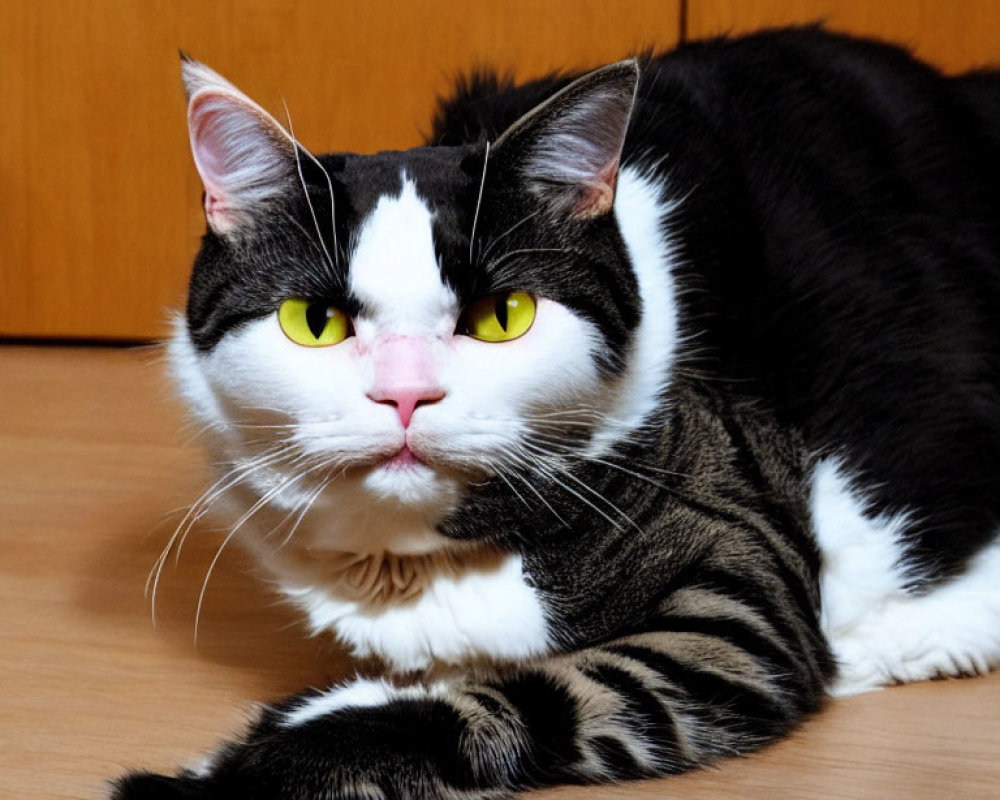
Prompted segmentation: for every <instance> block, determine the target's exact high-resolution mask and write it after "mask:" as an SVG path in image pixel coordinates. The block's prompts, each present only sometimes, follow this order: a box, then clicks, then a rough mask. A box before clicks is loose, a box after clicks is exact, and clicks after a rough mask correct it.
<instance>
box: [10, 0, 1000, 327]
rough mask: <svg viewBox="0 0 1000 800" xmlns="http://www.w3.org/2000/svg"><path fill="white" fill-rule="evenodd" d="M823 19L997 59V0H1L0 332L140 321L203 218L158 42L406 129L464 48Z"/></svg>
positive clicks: (170, 299) (336, 109) (660, 35)
mask: <svg viewBox="0 0 1000 800" xmlns="http://www.w3.org/2000/svg"><path fill="white" fill-rule="evenodd" d="M820 18H824V19H826V21H827V23H828V25H829V26H830V27H831V28H835V29H838V30H846V31H854V32H860V33H865V34H870V35H877V36H881V37H884V38H888V39H892V40H895V41H898V42H901V43H904V44H908V45H910V46H912V47H914V48H915V50H916V52H917V53H918V54H919V55H921V56H923V57H925V58H927V59H929V60H931V61H934V62H935V63H937V64H939V65H941V66H942V67H944V68H945V69H947V70H951V71H957V70H961V69H965V68H968V67H971V66H976V65H983V64H987V63H990V62H994V63H996V62H1000V1H998V0H962V1H961V2H955V0H881V1H880V2H868V0H493V1H492V2H487V0H297V2H288V0H3V4H2V8H0V98H2V102H3V112H2V114H0V337H21V338H25V337H26V338H83V339H112V340H114V339H148V338H157V337H160V336H162V335H163V334H164V333H165V331H166V320H167V314H168V309H170V308H177V307H180V305H181V304H182V303H183V298H184V286H185V281H186V277H187V272H188V269H189V266H190V261H191V258H192V256H193V254H194V252H195V251H196V249H197V244H198V239H199V237H200V235H201V232H202V230H203V224H204V223H203V220H202V217H201V210H200V184H199V182H198V178H197V175H196V173H195V172H194V169H193V167H192V166H191V163H190V159H189V157H188V153H187V133H186V130H185V123H184V98H183V94H182V92H181V89H180V83H179V78H178V62H177V49H178V48H183V49H184V50H186V51H187V52H189V53H190V54H192V55H193V56H195V57H197V58H199V59H201V60H203V61H205V62H206V63H208V64H210V65H211V66H212V67H214V68H215V69H217V70H218V71H220V72H221V73H222V74H224V75H226V76H227V77H229V78H231V79H232V80H233V81H234V82H235V83H236V84H237V85H239V86H240V87H241V88H242V89H243V90H244V91H245V92H247V93H248V94H250V95H251V96H253V97H254V98H255V99H257V100H258V101H259V102H261V103H262V104H264V105H265V106H267V107H268V108H270V109H272V110H273V111H280V110H281V100H282V98H284V99H285V101H287V103H288V106H289V108H290V109H291V114H292V119H293V122H294V124H295V129H296V133H297V135H298V136H299V138H300V139H301V140H302V141H303V142H304V143H305V144H306V145H307V146H309V147H310V148H312V149H314V150H316V151H320V152H322V151H325V150H355V151H360V152H373V151H376V150H381V149H388V148H403V147H409V146H412V145H414V144H417V143H418V142H419V141H420V133H421V131H422V130H426V126H427V123H428V121H429V119H430V114H431V111H432V108H433V103H434V96H435V94H436V93H441V92H445V91H447V88H448V86H449V85H450V81H451V79H452V78H453V77H454V76H455V75H456V74H458V73H460V72H462V71H464V70H467V69H468V68H469V67H470V66H472V65H474V64H475V63H477V61H478V62H484V63H491V64H494V65H497V66H501V67H509V68H511V69H513V71H514V72H515V73H516V75H517V76H518V77H521V78H528V77H531V76H534V75H537V74H540V73H543V72H546V71H548V70H551V69H559V68H568V67H587V66H596V65H598V64H601V63H606V62H609V61H614V60H617V59H618V58H620V57H622V56H623V55H625V54H628V53H629V52H631V51H633V50H635V49H637V48H644V47H649V46H652V47H655V48H659V49H666V48H669V47H671V46H673V45H675V44H676V43H677V42H678V41H680V40H682V39H695V38H700V37H703V36H709V35H715V34H718V33H726V32H741V31H747V30H753V29H756V28H759V27H764V26H770V25H778V24H784V23H789V22H809V21H813V20H817V19H820Z"/></svg>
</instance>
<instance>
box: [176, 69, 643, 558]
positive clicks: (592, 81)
mask: <svg viewBox="0 0 1000 800" xmlns="http://www.w3.org/2000/svg"><path fill="white" fill-rule="evenodd" d="M185 80H186V86H187V89H188V93H189V97H190V110H189V121H190V129H191V140H192V148H193V152H194V156H195V161H196V163H197V165H198V168H199V172H200V173H201V176H202V179H203V182H204V185H205V209H206V216H207V219H208V225H209V231H208V233H207V235H206V238H205V241H204V243H203V247H202V250H201V252H200V254H199V256H198V259H197V261H196V264H195V271H194V275H193V278H192V283H191V295H190V300H189V305H188V318H187V325H186V327H185V328H184V329H183V330H179V332H178V335H177V337H176V339H175V341H174V344H173V356H174V364H175V372H176V373H177V375H178V376H179V378H180V380H181V383H182V386H183V387H184V391H185V393H186V395H187V396H188V398H189V399H190V400H191V401H192V402H193V405H194V407H195V409H196V411H197V413H198V414H199V416H200V417H201V418H202V419H203V420H204V421H205V422H207V423H209V424H210V425H211V427H212V429H213V431H214V432H215V433H216V434H217V435H216V437H215V438H216V442H217V446H218V449H219V450H220V453H219V456H220V458H222V459H223V460H224V461H225V462H226V463H227V465H229V466H231V467H233V468H234V469H235V470H236V472H235V473H233V474H234V476H235V479H236V481H237V483H239V484H240V486H243V487H250V490H251V492H252V493H253V494H254V495H256V496H260V497H266V498H267V499H266V501H264V502H265V503H266V504H267V505H269V506H271V507H272V508H277V509H280V510H282V511H287V515H288V516H289V517H292V518H294V517H295V516H296V515H301V514H303V513H305V510H306V509H310V512H309V513H310V514H314V513H319V514H322V513H324V509H325V510H326V512H327V513H328V514H330V515H331V516H335V517H337V518H338V519H339V520H341V521H344V520H346V519H348V518H350V519H354V520H355V521H358V520H361V519H370V518H371V517H372V515H373V514H374V515H375V516H376V517H379V518H380V519H381V520H382V521H383V522H384V521H385V520H386V519H389V518H395V517H398V518H399V519H404V520H405V519H411V518H417V519H420V520H422V521H423V522H424V523H425V524H426V525H428V526H431V527H433V525H434V524H435V523H436V522H437V521H438V520H440V519H441V518H442V517H443V516H444V515H446V514H447V513H448V512H449V511H450V510H452V509H453V508H454V507H455V506H456V505H457V504H458V503H460V502H461V498H462V496H463V493H464V492H465V491H466V489H467V488H468V487H469V486H470V485H471V484H476V483H482V482H485V481H491V480H493V481H496V480H499V481H503V482H505V483H507V484H508V485H509V486H510V488H511V490H512V492H513V494H514V495H517V494H518V493H527V494H530V492H531V486H530V485H528V482H527V481H526V479H525V477H524V476H525V475H526V474H528V473H529V469H528V466H529V465H534V466H536V467H537V465H538V464H539V463H544V460H545V458H558V457H561V456H563V455H567V454H570V453H573V452H577V451H580V450H582V449H585V448H586V447H587V446H588V443H589V442H590V441H591V439H592V438H593V437H594V436H595V435H600V434H601V432H602V430H603V429H604V428H607V427H608V426H609V425H614V423H615V417H616V415H618V414H620V412H621V411H622V409H621V408H619V407H618V405H620V403H621V402H622V391H623V387H622V382H623V381H626V380H627V379H628V378H629V376H627V375H626V374H625V373H626V372H627V369H628V366H629V363H630V359H631V358H632V356H633V355H634V354H633V349H634V348H633V334H634V331H635V329H636V326H637V325H638V324H639V321H640V302H639V292H638V288H637V283H636V277H635V275H634V273H633V269H632V266H631V264H630V260H629V255H628V253H627V251H626V246H625V243H624V242H623V239H622V237H621V234H620V232H619V229H618V225H617V223H616V220H615V215H614V214H613V213H612V211H613V200H614V194H615V189H616V183H617V181H618V170H619V158H620V153H621V147H622V141H623V138H624V134H625V129H626V126H627V122H628V115H629V109H630V106H631V100H632V92H633V91H634V86H635V68H634V65H628V64H626V65H617V66H615V67H611V68H606V69H605V70H603V71H599V72H598V73H592V74H591V75H590V76H587V77H585V78H584V79H582V80H581V81H580V82H578V83H577V84H574V85H573V86H571V87H570V88H569V89H567V90H565V91H564V92H563V93H561V94H560V95H558V96H557V97H556V98H555V99H554V100H553V101H550V102H549V103H547V104H546V105H544V106H542V107H541V108H539V109H536V111H534V112H532V114H530V115H528V116H527V117H525V118H524V119H523V120H522V121H520V122H519V123H517V124H515V125H514V126H513V127H512V128H511V129H510V130H508V131H507V132H506V133H505V134H504V135H503V136H502V137H501V138H500V139H499V140H498V141H497V142H495V143H491V144H490V145H487V144H485V143H483V144H480V145H474V146H468V147H457V148H422V149H418V150H413V151H409V152H403V153H383V154H378V155H374V156H353V155H346V156H327V157H323V158H321V159H314V158H313V157H312V156H311V155H309V154H308V153H307V152H306V151H304V150H303V149H301V148H300V147H297V146H296V145H295V143H294V142H293V140H292V139H291V137H290V136H289V135H288V134H287V133H285V132H284V130H283V129H282V128H281V126H280V125H278V123H277V122H275V121H274V120H273V119H272V118H271V117H270V116H269V115H268V114H267V113H266V112H264V111H263V110H262V109H260V108H259V107H258V106H256V105H255V104H254V103H253V102H252V101H250V100H249V99H248V98H246V97H245V96H244V95H242V94H240V93H239V92H238V90H236V89H235V88H233V87H232V86H231V85H230V84H228V83H226V82H225V81H224V80H223V79H221V78H220V77H219V76H217V75H215V74H214V73H212V72H211V71H209V70H207V69H206V68H204V67H203V66H201V65H199V64H196V63H194V62H188V63H186V64H185ZM310 506H311V508H310ZM401 525H402V528H407V526H410V527H411V528H413V527H414V526H413V523H412V519H411V522H403V523H401ZM357 526H360V527H361V528H369V527H371V526H370V525H365V524H362V523H361V522H357ZM357 526H355V527H357ZM332 527H333V528H334V529H339V528H341V527H345V528H346V527H351V523H345V525H343V526H341V525H334V526H332ZM416 527H421V526H420V525H417V526H416ZM414 530H415V528H414ZM411 534H412V535H410V534H404V535H403V539H406V538H407V536H408V535H409V540H408V541H393V542H389V543H386V542H382V543H380V544H379V545H378V546H380V547H382V546H385V545H386V544H389V545H390V546H391V547H392V548H394V549H396V550H406V549H410V550H419V549H422V548H424V547H430V546H432V545H431V544H430V543H429V542H427V541H423V540H422V539H421V535H419V534H417V533H414V532H413V531H411ZM331 535H332V536H334V537H336V536H341V537H342V539H343V541H341V542H340V543H339V544H338V542H335V541H328V542H323V544H324V545H325V546H331V547H334V546H339V545H340V544H342V545H344V549H352V548H354V549H357V548H361V547H364V546H365V545H364V543H363V542H358V541H354V540H351V536H352V535H351V534H349V533H345V532H344V531H341V532H340V533H337V534H331ZM368 536H370V533H366V534H364V535H363V537H362V538H364V537H368ZM424 538H426V537H424Z"/></svg>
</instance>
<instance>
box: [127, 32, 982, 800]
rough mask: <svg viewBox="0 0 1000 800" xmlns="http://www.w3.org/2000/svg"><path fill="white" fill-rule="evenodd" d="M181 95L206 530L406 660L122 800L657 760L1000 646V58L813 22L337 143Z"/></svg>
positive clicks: (196, 91)
mask: <svg viewBox="0 0 1000 800" xmlns="http://www.w3.org/2000/svg"><path fill="white" fill-rule="evenodd" d="M183 76H184V83H185V86H186V90H187V95H188V98H189V124H190V136H191V146H192V151H193V155H194V160H195V163H196V165H197V167H198V171H199V173H200V175H201V178H202V181H203V183H204V189H205V193H204V206H205V215H206V219H207V231H206V234H205V237H204V239H203V242H202V245H201V249H200V252H199V253H198V255H197V259H196V261H195V264H194V270H193V275H192V278H191V284H190V294H189V301H188V306H187V315H186V319H185V320H184V321H183V322H182V323H180V324H179V325H178V327H177V329H176V332H175V335H174V338H173V340H172V342H171V344H170V354H171V363H172V368H173V371H174V374H175V376H176V378H177V381H178V383H179V386H180V388H181V391H182V394H183V395H184V397H185V398H186V399H187V401H188V402H189V404H190V406H191V408H192V410H193V413H194V415H195V417H196V418H197V419H198V420H200V421H201V422H202V423H204V424H205V425H206V427H207V428H208V430H209V436H210V439H211V447H212V450H213V455H214V457H215V458H216V460H218V461H219V463H221V464H223V465H225V470H224V472H223V474H222V477H221V478H220V481H219V483H218V484H216V486H215V487H213V489H212V490H211V491H210V492H209V493H207V494H206V497H205V500H204V501H203V502H202V503H200V504H198V505H196V506H195V508H194V509H193V511H192V515H191V516H192V517H196V516H198V515H200V514H201V513H203V512H204V510H205V508H206V507H207V506H209V505H214V506H216V507H220V506H222V507H225V509H226V511H225V513H229V514H231V515H232V522H231V530H232V533H231V534H230V537H231V538H233V539H234V540H235V541H239V542H241V543H242V544H243V545H244V546H245V547H247V548H248V549H249V550H250V551H251V552H252V553H253V554H254V555H255V556H256V558H257V560H258V561H259V564H260V568H261V569H262V571H263V573H264V574H265V575H266V576H267V577H268V578H269V579H271V580H272V581H273V582H274V583H275V584H276V585H277V586H278V587H279V588H280V591H281V592H282V593H283V594H284V596H285V597H286V598H287V599H288V600H289V601H290V602H291V603H293V604H294V605H296V606H297V607H299V608H300V609H301V610H302V612H303V614H304V615H305V618H306V619H307V620H308V623H309V625H310V627H311V629H312V630H313V631H314V632H316V633H320V632H332V633H334V634H336V636H337V637H339V639H340V640H341V641H342V642H343V643H344V644H345V645H346V646H347V647H348V648H349V649H350V650H351V652H352V653H353V654H354V655H356V656H358V657H359V658H361V659H369V658H370V659H374V660H376V661H377V662H378V663H379V664H381V665H383V667H384V669H383V671H382V672H381V673H376V672H363V671H362V672H359V674H358V677H357V678H356V679H355V680H353V681H351V682H349V683H347V684H345V685H340V686H333V687H330V688H328V689H325V690H322V691H310V692H305V693H303V694H301V695H298V696H295V697H291V698H289V699H287V700H284V701H282V702H279V703H276V704H274V705H271V706H269V707H267V708H265V709H264V710H263V711H262V712H261V713H260V715H259V718H258V719H257V720H256V722H255V723H254V724H253V725H252V726H251V727H250V729H249V730H248V731H247V732H246V734H245V735H244V736H243V737H242V738H241V739H240V740H238V741H234V742H230V743H228V744H226V745H224V746H222V747H221V748H220V749H219V751H218V752H217V753H215V754H214V755H213V756H211V757H210V758H209V759H207V760H206V761H205V763H204V764H202V765H201V766H199V767H197V768H194V769H188V770H181V771H180V772H179V773H178V774H177V775H175V776H163V775H154V774H151V773H147V772H134V773H131V774H129V775H127V776H126V777H124V778H121V779H119V780H118V781H117V783H116V784H115V788H114V789H113V796H114V797H115V798H118V799H119V800H126V799H127V800H132V799H133V798H236V797H239V798H245V799H247V800H251V799H255V798H304V799H306V800H309V799H311V798H316V800H319V798H458V797H462V798H497V797H508V796H511V795H513V794H516V793H518V792H520V791H523V790H527V789H530V788H532V787H539V786H545V785H551V784H558V783H578V784H579V783H597V782H606V781H615V780H627V779H635V778H644V777H652V776H660V775H665V774H668V773H673V772H678V771H681V770H686V769H689V768H693V767H697V766H700V765H705V764H708V763H711V762H713V761H714V760H716V759H717V758H719V757H721V756H725V755H731V754H736V753H743V752H747V751H750V750H753V749H755V748H758V747H760V746H762V745H763V744H765V743H767V742H769V741H772V740H774V739H775V738H776V737H780V736H782V735H783V734H785V733H787V732H788V731H789V730H791V729H792V728H793V727H794V726H795V725H796V724H797V723H798V722H799V721H800V720H802V719H803V717H805V716H806V715H808V714H809V713H810V712H812V711H814V710H816V709H818V708H819V707H820V706H821V705H822V703H823V701H824V698H825V697H826V696H827V695H828V694H830V693H833V694H849V693H854V692H861V691H867V690H869V689H873V688H876V687H879V686H883V685H887V684H892V683H897V682H902V681H913V680H921V679H926V678H933V677H938V676H958V675H971V674H977V673H984V672H986V671H988V670H989V669H990V668H992V667H993V666H995V665H996V664H997V663H998V662H1000V541H998V531H1000V73H996V72H989V71H980V72H977V73H970V74H967V75H964V76H958V77H943V76H942V75H940V74H939V73H937V72H936V71H934V70H933V69H932V68H930V67H928V66H926V65H924V64H922V63H919V62H917V61H916V60H914V59H912V58H911V57H910V56H909V55H908V54H907V53H905V52H904V51H903V50H901V49H898V48H896V47H894V46H891V45H885V44H880V43H876V42H872V41H867V40H860V39H853V38H849V37H846V36H842V35H836V34H831V33H827V32H825V31H823V30H821V29H819V28H815V27H807V28H799V29H787V30H777V31H769V32H763V33H759V34H755V35H751V36H748V37H745V38H737V39H719V40H712V41H705V42H700V43H693V44H689V45H684V46H682V47H680V48H679V49H677V50H675V51H673V52H671V53H667V54H664V55H660V56H656V57H652V56H645V57H642V58H640V59H638V60H636V59H633V60H626V61H623V62H620V63H617V64H612V65H610V66H607V67H603V68H600V69H597V70H595V71H592V72H587V73H584V74H581V75H569V74H567V75H554V76H551V77H548V78H543V79H540V80H537V81H534V82H531V83H527V84H524V85H515V84H514V83H513V82H512V81H511V80H510V79H507V78H504V77H500V76H497V75H495V74H492V73H488V72H483V73H481V74H477V75H474V76H473V77H471V78H469V79H467V80H464V81H462V82H461V83H460V84H459V85H458V87H457V89H456V90H455V94H454V97H452V98H451V99H450V100H447V101H444V102H443V104H442V106H441V108H440V110H439V112H438V114H437V116H436V119H435V122H434V127H433V133H432V135H431V137H430V142H431V144H429V145H428V146H426V147H420V148H417V149H414V150H410V151H406V152H389V153H379V154H376V155H367V156H361V155H350V154H332V155H325V156H319V157H317V156H313V155H312V154H310V153H309V152H308V151H307V150H306V149H305V148H303V147H302V146H301V145H299V144H298V142H297V141H296V140H295V138H294V135H293V134H292V132H291V131H290V130H288V129H286V128H285V127H284V126H282V125H281V124H280V123H279V122H278V121H276V120H275V119H274V118H273V117H272V116H271V115H270V114H269V113H268V112H267V111H265V110H264V109H262V108H261V107H260V106H258V105H257V104H256V103H254V102H253V101H252V100H251V99H249V98H248V97H246V96H245V95H243V94H242V93H241V92H240V91H239V90H238V89H236V88H235V87H234V86H233V85H232V84H230V83H228V82H227V81H226V80H225V79H223V78H222V77H220V76H219V75H217V74H216V73H214V72H212V71H211V70H210V69H209V68H207V67H205V66H204V65H202V64H200V63H197V62H195V61H193V60H189V59H186V60H185V61H184V63H183ZM182 527H183V526H182ZM178 535H180V534H178ZM168 547H169V546H168Z"/></svg>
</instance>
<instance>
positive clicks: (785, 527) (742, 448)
mask: <svg viewBox="0 0 1000 800" xmlns="http://www.w3.org/2000/svg"><path fill="white" fill-rule="evenodd" d="M719 418H720V419H721V420H722V424H723V426H724V427H725V429H726V433H728V434H729V438H730V439H731V440H732V442H733V445H734V447H735V448H736V451H737V453H739V454H741V455H742V457H741V458H740V459H739V462H740V464H739V469H740V474H741V475H743V476H745V477H746V478H747V479H748V480H749V481H750V483H751V484H752V486H753V489H754V490H755V492H756V494H757V497H758V499H759V500H760V502H761V504H762V507H763V512H764V514H765V516H766V517H767V518H768V519H772V520H777V527H778V529H779V530H781V532H782V534H783V535H784V536H783V541H785V542H787V543H788V544H790V545H791V546H792V547H794V548H795V550H796V552H798V553H799V555H800V556H801V557H802V559H803V560H804V561H805V562H806V564H807V565H808V566H809V571H810V572H811V573H812V574H817V573H818V572H819V567H820V555H819V549H818V548H817V547H816V543H815V541H814V540H813V539H812V537H811V536H810V535H809V532H808V528H806V527H804V526H803V523H802V522H801V521H800V520H797V519H796V518H795V517H794V516H793V515H792V513H791V512H790V511H789V510H788V508H787V507H786V506H785V505H784V504H783V503H780V502H775V500H774V499H773V498H774V497H775V495H776V494H780V493H779V492H776V490H775V487H774V484H773V482H772V481H771V480H770V479H769V478H768V477H767V476H766V475H765V474H764V472H763V470H762V469H761V466H760V461H759V459H758V458H757V457H756V455H757V454H756V452H755V451H754V449H753V447H752V446H751V444H750V441H749V440H748V439H747V437H746V434H745V433H744V431H743V428H742V427H740V426H739V425H738V424H736V422H735V421H734V420H732V419H730V418H729V417H728V416H727V415H726V414H725V413H722V414H720V415H719Z"/></svg>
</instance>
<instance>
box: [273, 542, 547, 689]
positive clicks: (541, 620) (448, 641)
mask: <svg viewBox="0 0 1000 800" xmlns="http://www.w3.org/2000/svg"><path fill="white" fill-rule="evenodd" d="M284 591H285V594H286V595H287V596H288V597H289V598H290V599H291V600H292V601H293V602H294V603H295V604H297V605H298V606H300V607H301V608H302V609H303V610H304V611H305V613H306V615H307V616H308V619H309V623H310V625H311V627H312V629H313V630H314V631H315V632H321V631H332V632H334V633H336V634H337V636H338V637H339V638H340V639H341V640H342V641H343V642H345V643H346V644H347V645H349V646H350V647H351V649H352V652H353V654H354V655H356V656H359V657H365V656H372V655H375V656H380V657H382V658H383V659H385V661H386V662H387V663H388V664H389V666H390V667H391V668H392V669H395V670H400V671H410V670H420V669H424V668H426V667H428V666H430V665H431V664H432V663H433V662H435V661H437V662H445V663H451V664H455V663H461V662H463V661H467V660H469V659H473V658H483V657H486V658H492V659H497V660H509V659H521V658H527V657H530V656H534V655H539V654H541V653H544V652H546V650H547V649H548V646H549V634H548V627H547V625H546V620H545V610H544V607H543V605H542V603H541V600H540V598H539V597H538V594H537V592H536V591H535V590H534V589H533V588H532V587H531V586H529V585H528V583H527V582H526V580H525V578H524V574H523V570H522V562H521V557H520V556H518V555H507V556H504V557H503V558H502V559H500V560H499V562H498V563H497V564H495V565H493V566H492V567H491V568H489V569H471V570H467V571H465V572H462V573H460V574H457V575H456V574H440V575H437V576H435V577H433V578H431V579H430V580H429V581H428V582H427V584H426V586H425V588H424V589H423V591H422V592H421V593H420V595H419V596H418V597H416V598H414V599H411V600H408V601H405V602H398V603H393V604H389V605H385V606H381V607H379V608H378V609H372V608H371V607H370V606H367V605H365V604H363V603H359V602H357V601H353V600H347V599H341V598H339V597H337V596H336V595H335V594H333V592H332V591H331V590H329V589H325V588H322V587H318V586H310V587H295V586H285V587H284Z"/></svg>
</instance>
